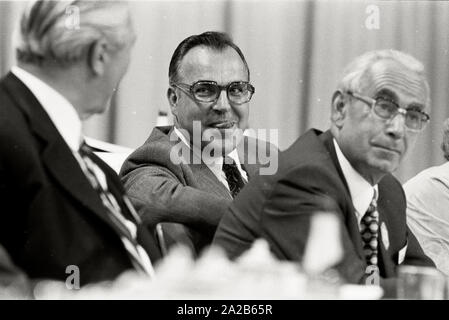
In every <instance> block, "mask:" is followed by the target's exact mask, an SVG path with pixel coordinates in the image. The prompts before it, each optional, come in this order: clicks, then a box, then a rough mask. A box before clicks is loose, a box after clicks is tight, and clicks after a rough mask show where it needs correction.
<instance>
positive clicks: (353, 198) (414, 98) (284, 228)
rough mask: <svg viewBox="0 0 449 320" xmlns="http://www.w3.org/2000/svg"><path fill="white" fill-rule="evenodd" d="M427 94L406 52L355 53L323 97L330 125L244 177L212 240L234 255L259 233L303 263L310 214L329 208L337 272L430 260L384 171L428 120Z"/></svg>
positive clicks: (354, 275)
mask: <svg viewBox="0 0 449 320" xmlns="http://www.w3.org/2000/svg"><path fill="white" fill-rule="evenodd" d="M429 94H430V92H429V87H428V84H427V81H426V79H425V76H424V67H423V66H422V64H421V63H420V62H419V61H417V60H416V59H415V58H413V57H411V56H409V55H407V54H405V53H402V52H399V51H394V50H385V51H372V52H368V53H366V54H364V55H362V56H360V57H359V58H357V59H356V60H355V61H354V62H353V63H351V64H350V65H349V66H348V67H347V69H346V71H345V72H344V74H343V77H342V79H341V81H340V83H339V85H338V88H337V90H336V92H335V93H334V95H333V98H332V104H331V106H332V109H331V122H332V124H331V128H330V130H328V131H326V132H321V131H319V130H314V129H312V130H310V131H308V132H306V133H305V134H304V135H303V136H301V137H300V138H299V139H298V140H297V141H296V142H295V143H294V144H293V145H292V146H291V147H290V148H289V149H288V150H286V151H285V152H283V153H282V154H281V155H280V157H279V170H278V173H277V174H276V175H274V176H263V177H262V176H261V177H258V178H257V179H254V180H253V181H252V182H250V183H249V184H248V186H247V187H246V188H245V190H243V191H242V193H240V195H239V196H238V197H237V198H236V199H235V201H234V203H233V204H232V206H231V207H230V209H229V211H228V212H226V214H225V215H224V216H223V219H222V220H221V222H220V225H219V227H218V229H217V233H216V236H215V239H214V244H216V245H219V246H221V247H222V248H224V249H225V250H226V252H227V253H228V255H229V256H230V257H232V258H235V257H237V256H239V255H240V254H242V252H244V251H245V250H247V249H248V248H249V247H250V246H251V244H252V243H253V241H254V240H255V239H256V238H259V237H262V238H265V239H266V240H267V241H268V243H269V244H270V247H271V250H272V252H273V253H274V254H275V255H276V256H277V257H279V258H281V259H288V260H294V261H303V257H304V252H305V248H306V243H307V239H308V235H309V225H310V218H311V216H312V215H313V214H314V213H315V212H319V211H323V210H330V211H334V212H335V213H336V214H337V216H338V218H339V219H340V221H341V225H342V226H343V228H342V247H343V258H342V261H341V262H340V263H339V265H338V266H337V269H338V270H339V271H340V273H341V275H342V276H343V277H344V278H345V279H346V280H348V281H350V282H354V283H364V281H366V280H369V279H372V280H373V281H376V280H375V279H374V278H373V277H369V276H375V272H377V275H378V276H380V277H381V278H392V277H395V276H396V272H397V267H398V266H399V265H400V264H417V265H426V266H433V263H432V261H431V260H430V259H429V258H428V257H427V256H425V255H424V253H423V251H422V249H421V247H420V246H419V244H418V242H417V240H416V238H415V237H414V235H413V234H412V233H411V232H410V230H409V229H408V227H407V224H406V214H405V209H406V202H405V196H404V191H403V189H402V187H401V184H400V183H399V182H398V181H397V180H396V179H395V178H394V177H393V175H392V174H391V172H393V171H394V170H396V169H397V168H398V166H399V164H400V162H401V161H402V159H403V158H404V156H405V155H406V153H407V152H408V151H409V150H410V149H411V148H412V147H413V144H414V142H415V140H416V138H417V136H418V133H419V132H420V131H421V130H422V129H423V128H424V127H425V125H426V123H427V122H428V120H429V116H428V115H427V114H426V113H425V110H426V108H428V106H429ZM322 236H323V237H326V235H325V234H323V235H322ZM322 252H323V253H324V254H325V252H326V250H325V248H323V250H322ZM315 255H319V253H315ZM377 279H378V280H380V278H379V277H377Z"/></svg>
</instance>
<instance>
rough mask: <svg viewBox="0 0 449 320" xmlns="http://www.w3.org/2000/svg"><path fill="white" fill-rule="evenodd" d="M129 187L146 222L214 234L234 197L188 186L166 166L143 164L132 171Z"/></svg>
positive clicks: (127, 179)
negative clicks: (170, 223) (174, 224)
mask: <svg viewBox="0 0 449 320" xmlns="http://www.w3.org/2000/svg"><path fill="white" fill-rule="evenodd" d="M124 186H125V190H126V192H127V194H128V196H129V198H130V199H131V201H132V203H133V205H134V206H135V208H136V210H137V211H138V212H139V214H140V216H141V217H142V218H143V221H144V222H145V223H148V224H149V225H155V224H157V223H159V222H175V223H182V224H185V225H187V226H189V227H191V228H193V229H197V230H199V231H203V232H210V233H211V234H213V233H214V232H215V230H216V227H217V225H218V223H219V221H220V219H221V217H222V215H223V213H224V211H225V210H226V208H227V207H228V205H229V204H230V203H231V200H228V199H225V198H220V197H217V196H215V195H213V194H210V193H208V192H205V191H201V190H199V189H196V188H194V187H190V186H186V185H184V184H183V183H182V182H181V181H179V179H178V178H177V177H176V176H175V175H174V174H173V173H172V172H170V170H168V169H167V168H165V167H162V166H158V165H152V166H143V167H140V168H137V169H135V170H133V171H132V172H130V173H128V174H127V175H126V177H125V179H124Z"/></svg>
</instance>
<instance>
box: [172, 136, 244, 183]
mask: <svg viewBox="0 0 449 320" xmlns="http://www.w3.org/2000/svg"><path fill="white" fill-rule="evenodd" d="M174 131H175V133H176V135H177V136H178V137H179V139H181V141H182V142H183V143H184V144H185V145H187V146H188V147H189V148H190V144H189V142H188V141H187V139H186V137H184V135H183V134H182V132H181V131H180V130H178V128H176V127H174ZM193 152H194V153H195V154H196V156H198V157H200V156H201V151H200V150H198V149H196V148H195V147H194V148H193ZM228 157H230V158H232V160H234V162H235V164H236V166H237V169H238V170H239V172H240V174H241V176H242V178H243V180H244V182H248V175H247V173H246V171H245V170H243V169H242V165H241V163H240V160H239V156H238V153H237V149H234V150H232V151H231V152H230V153H229V154H228ZM200 159H201V158H200ZM223 162H224V158H223V157H221V156H220V157H216V158H213V161H211V162H210V163H206V165H207V167H208V168H209V169H210V171H212V173H213V174H214V175H215V176H216V177H217V179H218V180H219V181H220V182H221V183H222V184H223V185H224V186H225V187H226V188H227V189H228V190H229V191H230V189H229V184H228V181H227V180H226V175H225V173H224V172H223Z"/></svg>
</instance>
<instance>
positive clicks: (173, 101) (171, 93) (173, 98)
mask: <svg viewBox="0 0 449 320" xmlns="http://www.w3.org/2000/svg"><path fill="white" fill-rule="evenodd" d="M167 99H168V103H169V104H170V109H171V112H172V114H173V115H174V116H176V114H177V104H178V95H177V94H176V91H175V89H174V88H172V87H169V88H168V89H167Z"/></svg>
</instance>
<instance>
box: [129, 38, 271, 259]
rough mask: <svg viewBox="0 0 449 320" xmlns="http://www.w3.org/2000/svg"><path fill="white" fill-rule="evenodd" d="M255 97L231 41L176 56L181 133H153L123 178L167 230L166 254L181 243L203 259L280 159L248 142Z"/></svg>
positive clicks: (195, 43) (171, 92)
mask: <svg viewBox="0 0 449 320" xmlns="http://www.w3.org/2000/svg"><path fill="white" fill-rule="evenodd" d="M255 91H256V90H255V88H254V86H253V85H252V84H251V82H250V71H249V68H248V64H247V62H246V60H245V57H244V56H243V53H242V51H241V50H240V49H239V48H238V47H237V46H236V45H235V44H234V42H233V41H232V40H231V39H230V37H229V36H228V35H226V34H224V33H220V32H205V33H202V34H200V35H193V36H190V37H188V38H186V39H185V40H183V41H182V42H181V43H180V44H179V45H178V47H177V48H176V50H175V51H174V54H173V56H172V58H171V62H170V66H169V87H168V90H167V98H168V102H169V105H170V109H171V112H172V115H173V118H174V126H166V127H156V128H154V130H153V131H152V133H151V135H150V137H149V138H148V140H147V141H146V142H145V144H144V145H143V146H141V147H140V148H138V149H137V150H136V151H135V152H134V153H133V154H132V155H131V156H130V157H129V158H128V159H127V161H126V162H125V163H124V165H123V167H122V170H121V176H122V180H123V182H124V185H125V188H126V190H127V192H128V194H129V195H130V198H131V199H132V201H133V204H134V205H135V206H136V208H137V209H138V211H139V213H140V215H141V216H142V217H143V219H144V220H145V221H146V222H147V223H148V224H149V225H156V224H159V223H162V224H159V225H158V230H159V233H158V234H159V236H160V240H161V246H162V249H163V250H165V249H166V248H164V243H165V245H167V246H170V245H171V244H173V243H177V242H182V243H184V244H186V245H188V246H190V247H191V249H192V250H193V252H194V253H195V254H197V253H199V251H200V250H201V249H202V248H203V247H205V246H206V245H208V244H210V242H211V241H212V238H213V235H214V232H215V230H216V227H217V225H218V222H219V221H220V219H221V217H222V215H223V212H224V211H225V210H226V208H227V206H228V205H229V204H230V203H231V201H232V199H233V198H234V197H235V196H236V195H237V194H238V193H239V192H240V190H241V189H242V188H243V186H244V185H245V184H246V183H247V181H248V180H249V179H251V177H253V176H254V175H256V174H258V172H259V169H260V168H262V166H261V162H263V161H262V160H270V159H273V158H275V157H276V156H277V152H276V151H277V150H276V149H275V148H274V147H273V146H272V145H270V144H268V143H266V142H262V141H260V140H257V139H253V138H249V137H246V136H243V130H245V129H246V128H247V127H248V115H249V102H250V100H251V98H252V96H253V94H254V93H255ZM261 149H265V150H263V152H260V150H261ZM178 150H181V151H185V150H187V152H184V153H182V152H181V154H179V153H178ZM261 154H264V156H267V157H266V158H264V159H260V157H258V155H261ZM180 160H181V161H180ZM275 160H277V157H276V159H275ZM269 162H274V161H269ZM267 165H268V166H270V165H271V164H269V163H267ZM265 167H266V166H265ZM167 222H169V223H167ZM161 227H162V228H161ZM161 231H162V232H161Z"/></svg>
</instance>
